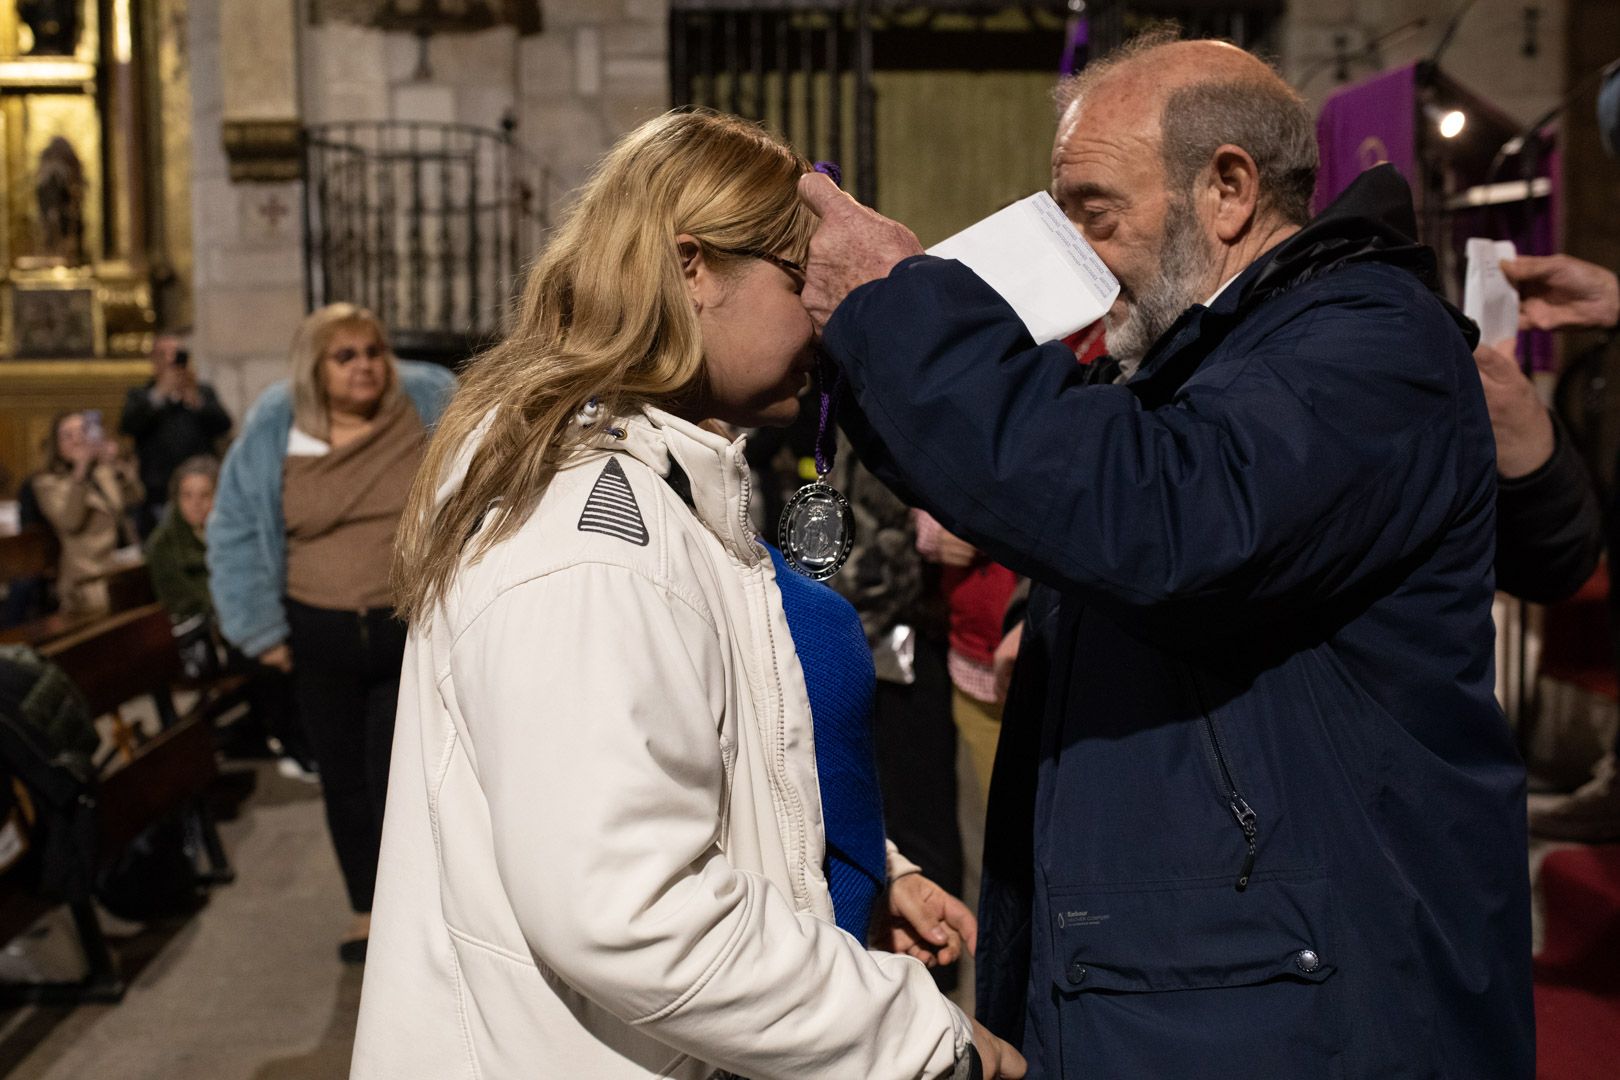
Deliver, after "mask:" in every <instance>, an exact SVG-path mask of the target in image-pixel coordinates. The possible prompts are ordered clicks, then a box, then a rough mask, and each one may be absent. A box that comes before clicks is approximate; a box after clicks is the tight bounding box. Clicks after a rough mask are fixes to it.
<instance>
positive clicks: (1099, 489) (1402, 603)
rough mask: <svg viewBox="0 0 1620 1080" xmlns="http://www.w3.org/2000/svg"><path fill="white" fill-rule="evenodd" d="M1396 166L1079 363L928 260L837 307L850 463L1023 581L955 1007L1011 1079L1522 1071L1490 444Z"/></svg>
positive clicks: (1513, 826) (1513, 838)
mask: <svg viewBox="0 0 1620 1080" xmlns="http://www.w3.org/2000/svg"><path fill="white" fill-rule="evenodd" d="M1415 231H1416V229H1415V222H1414V220H1413V214H1412V207H1411V197H1410V193H1409V192H1408V191H1407V189H1406V186H1405V183H1404V182H1403V181H1402V180H1401V179H1400V178H1399V176H1398V175H1397V174H1396V173H1395V172H1394V171H1393V170H1392V169H1390V168H1389V167H1387V166H1385V167H1381V168H1379V169H1375V170H1373V171H1371V172H1369V173H1367V174H1365V175H1364V176H1363V178H1362V179H1361V180H1360V181H1358V182H1357V183H1356V184H1355V185H1354V186H1353V187H1352V188H1351V189H1350V190H1349V191H1348V192H1347V193H1346V194H1345V195H1344V196H1343V197H1342V198H1341V199H1340V200H1339V201H1338V202H1337V203H1336V204H1335V205H1334V206H1333V207H1331V208H1330V209H1329V210H1328V211H1326V212H1325V213H1324V214H1323V215H1322V216H1320V217H1318V218H1317V219H1316V220H1315V221H1313V222H1312V223H1311V224H1310V225H1309V226H1307V228H1306V229H1305V230H1303V231H1302V232H1300V233H1298V234H1296V235H1295V236H1294V237H1292V238H1290V239H1289V240H1287V241H1285V242H1284V243H1283V244H1281V245H1279V246H1278V247H1277V248H1276V249H1274V250H1273V251H1272V252H1270V253H1268V254H1267V255H1266V256H1264V257H1262V258H1261V259H1259V260H1258V261H1257V262H1256V263H1255V264H1254V265H1252V266H1251V267H1249V268H1248V269H1247V270H1246V271H1245V272H1244V273H1243V274H1242V275H1241V276H1240V277H1239V278H1238V279H1237V280H1236V281H1234V282H1233V283H1232V284H1231V285H1230V286H1229V287H1228V288H1227V289H1226V290H1225V291H1224V292H1223V293H1221V295H1220V297H1219V298H1218V299H1217V300H1216V301H1215V302H1214V304H1213V305H1212V306H1211V307H1209V308H1207V309H1206V308H1204V307H1202V306H1195V307H1193V308H1192V309H1190V310H1189V311H1188V312H1187V313H1186V314H1185V315H1184V316H1183V317H1182V318H1181V320H1180V321H1179V322H1177V323H1176V325H1175V326H1174V327H1173V328H1172V329H1171V330H1170V331H1169V332H1167V333H1166V334H1165V335H1164V337H1163V338H1162V339H1161V340H1160V341H1159V342H1158V344H1157V345H1156V346H1155V347H1154V349H1153V350H1152V351H1151V352H1150V353H1149V354H1148V356H1147V357H1146V358H1145V359H1144V361H1143V364H1142V367H1141V369H1140V370H1139V371H1138V372H1137V374H1136V375H1135V376H1134V377H1133V378H1132V379H1131V380H1130V381H1129V382H1128V383H1126V384H1124V385H1115V384H1111V383H1099V381H1098V380H1097V379H1096V378H1095V377H1090V378H1088V375H1087V372H1086V370H1085V369H1082V368H1080V367H1078V366H1077V365H1076V364H1075V363H1074V358H1073V356H1072V355H1071V354H1070V353H1069V352H1068V351H1067V350H1066V349H1065V348H1064V347H1063V346H1062V345H1061V344H1050V345H1046V346H1043V347H1039V348H1037V347H1036V346H1035V345H1034V344H1033V343H1032V341H1031V340H1030V338H1029V337H1028V336H1027V334H1026V333H1025V331H1024V329H1023V327H1022V325H1021V324H1020V322H1019V320H1018V318H1017V316H1016V315H1015V314H1014V313H1013V311H1012V310H1011V308H1009V307H1008V306H1007V305H1006V303H1005V302H1003V301H1002V300H1001V298H1000V297H999V296H997V295H996V293H995V292H993V291H992V290H991V289H990V288H989V287H988V286H986V285H985V284H984V283H983V282H982V281H980V280H979V279H978V278H977V277H976V276H975V275H974V274H973V273H971V272H970V271H968V270H967V269H965V268H964V267H962V266H961V265H960V264H958V263H955V262H947V261H941V260H938V259H931V258H926V257H920V258H916V259H911V260H908V261H906V262H904V263H902V264H901V265H900V266H899V267H897V268H896V269H895V270H894V271H893V272H892V273H891V274H890V275H889V276H888V277H887V278H886V279H884V280H882V281H878V282H874V283H871V284H869V285H866V286H863V287H862V288H860V289H858V290H856V291H855V292H853V293H851V295H850V296H849V298H848V299H847V300H846V301H845V302H844V303H843V304H842V305H841V306H840V307H839V309H838V310H837V312H836V313H835V315H834V317H833V318H832V320H831V322H830V323H829V325H828V327H827V331H826V338H825V340H826V345H827V347H828V349H829V350H830V352H831V353H832V355H833V356H834V357H835V358H836V359H837V360H838V361H839V362H840V363H841V364H842V366H843V370H844V372H845V373H846V376H847V384H848V386H849V389H850V393H849V394H846V395H845V397H846V400H845V401H844V409H843V416H844V422H845V426H846V428H847V429H848V430H849V432H850V434H851V436H852V438H853V439H854V441H855V444H856V447H857V449H858V451H859V453H860V454H861V455H862V457H863V459H864V460H865V462H866V463H867V464H868V465H869V466H871V467H872V468H873V470H874V471H876V472H877V473H878V474H879V475H880V476H882V477H884V478H885V479H886V480H887V481H889V482H890V483H891V484H893V485H894V486H896V487H897V489H899V490H901V491H902V492H903V493H904V494H907V495H909V496H910V497H911V499H912V501H914V503H915V504H916V505H920V506H922V507H925V508H926V509H928V510H929V511H930V512H931V513H933V514H934V515H935V516H937V517H938V518H939V519H940V521H941V522H943V523H944V524H945V526H946V527H947V528H949V529H950V530H951V531H952V532H955V533H957V534H959V535H961V536H963V537H964V538H966V539H968V540H969V541H971V542H972V543H974V544H975V545H976V546H978V547H980V548H982V549H983V550H985V551H986V552H988V553H989V554H990V555H991V556H992V557H994V558H995V559H997V560H998V561H1000V562H1002V563H1005V564H1006V565H1008V566H1010V567H1012V568H1013V569H1015V570H1017V571H1019V572H1020V573H1023V574H1027V575H1029V576H1030V577H1031V578H1033V579H1034V580H1035V582H1036V583H1037V584H1038V585H1039V586H1040V587H1039V588H1038V589H1037V590H1036V595H1035V596H1033V597H1032V599H1031V602H1030V607H1029V614H1028V625H1027V627H1026V630H1025V635H1024V644H1023V653H1022V655H1021V656H1020V657H1019V660H1018V668H1017V673H1016V676H1015V679H1014V684H1013V688H1012V691H1011V693H1010V696H1009V700H1008V703H1007V709H1006V716H1005V721H1004V729H1003V733H1002V738H1001V745H1000V750H999V752H998V758H997V762H996V769H995V776H994V778H993V782H992V788H991V799H990V813H989V823H988V826H987V836H986V842H985V857H984V883H983V898H982V902H981V912H980V931H979V943H978V963H979V985H978V995H979V996H978V1000H979V1010H980V1017H981V1019H982V1020H984V1021H985V1023H986V1024H987V1026H989V1027H990V1029H991V1030H993V1031H995V1032H997V1033H998V1034H1000V1035H1002V1036H1004V1037H1006V1038H1009V1039H1011V1040H1012V1041H1013V1042H1014V1043H1015V1044H1018V1045H1020V1046H1022V1048H1023V1050H1024V1053H1025V1055H1026V1056H1027V1057H1028V1058H1029V1061H1030V1068H1031V1071H1030V1076H1031V1077H1048V1078H1050V1077H1058V1076H1063V1077H1102V1078H1107V1080H1139V1078H1140V1080H1181V1078H1198V1080H1215V1078H1224V1077H1232V1078H1237V1077H1242V1078H1245V1080H1255V1078H1283V1080H1295V1078H1298V1080H1308V1078H1317V1077H1357V1078H1360V1077H1379V1078H1387V1077H1457V1078H1466V1080H1481V1078H1486V1077H1530V1076H1532V1075H1533V1072H1534V1033H1533V1017H1532V1012H1531V996H1530V918H1529V885H1528V880H1527V868H1526V858H1525V816H1524V814H1525V811H1524V769H1523V766H1522V764H1521V762H1520V760H1519V757H1518V754H1517V752H1516V750H1515V748H1514V744H1513V740H1512V738H1511V735H1510V733H1509V730H1508V728H1507V725H1506V723H1505V721H1504V720H1503V717H1502V715H1501V712H1500V711H1499V710H1498V708H1497V705H1496V702H1495V699H1494V697H1493V694H1492V686H1493V664H1492V652H1493V640H1494V631H1493V627H1492V623H1491V613H1490V607H1491V596H1492V570H1491V561H1492V558H1493V552H1494V544H1495V538H1494V527H1495V497H1496V470H1495V448H1494V443H1493V441H1492V436H1491V429H1490V423H1489V419H1488V417H1487V414H1486V410H1485V403H1484V398H1483V395H1482V393H1481V390H1480V384H1479V377H1478V375H1477V373H1476V370H1475V366H1474V362H1473V359H1472V357H1471V355H1470V351H1471V346H1472V341H1471V340H1470V336H1469V333H1468V331H1466V330H1465V328H1464V327H1465V325H1466V324H1465V323H1464V321H1463V320H1462V319H1461V317H1460V316H1459V315H1457V314H1456V313H1455V310H1454V309H1451V308H1450V307H1448V305H1446V304H1445V303H1444V302H1443V301H1442V300H1441V299H1439V298H1438V297H1437V296H1436V295H1435V293H1434V292H1433V291H1432V285H1433V281H1434V268H1433V261H1432V255H1431V253H1430V252H1428V251H1427V249H1424V248H1420V247H1418V246H1416V245H1415V244H1414V243H1413V242H1412V241H1411V240H1410V239H1409V237H1410V236H1411V235H1413V234H1414V233H1415Z"/></svg>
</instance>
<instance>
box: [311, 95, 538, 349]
mask: <svg viewBox="0 0 1620 1080" xmlns="http://www.w3.org/2000/svg"><path fill="white" fill-rule="evenodd" d="M304 176H305V184H304V262H305V301H306V304H307V305H308V306H309V308H310V309H311V310H313V309H314V308H315V307H318V306H320V305H322V304H328V303H333V302H335V301H339V300H346V301H350V302H352V303H356V304H360V305H363V306H365V307H368V308H370V309H371V310H373V311H374V312H376V313H377V316H378V317H379V318H380V319H382V321H383V323H384V325H386V326H387V327H388V328H389V332H390V334H391V336H392V338H393V344H394V348H395V350H396V351H397V352H398V353H399V354H400V355H402V356H418V357H422V358H431V359H438V360H441V361H445V362H455V361H456V360H459V359H463V358H465V357H466V356H468V355H471V353H472V352H474V351H476V349H477V348H479V347H481V346H482V345H483V344H485V343H487V342H490V341H493V340H494V339H495V338H497V337H498V336H499V335H500V333H501V331H502V330H503V329H504V320H505V317H506V314H507V311H508V309H509V306H510V304H511V302H512V298H513V297H514V296H515V295H516V293H517V289H518V286H519V281H518V277H519V275H520V273H521V272H522V269H523V267H524V264H525V263H526V261H527V260H528V259H529V258H530V257H531V256H532V254H533V253H534V251H535V250H536V247H537V245H538V243H539V240H540V236H541V233H542V231H543V229H544V224H545V223H544V221H543V219H542V213H543V210H542V207H543V206H544V205H545V203H544V199H543V192H542V191H541V190H540V188H541V184H542V183H543V179H544V177H543V174H542V173H541V172H540V170H538V169H536V168H535V167H533V166H532V165H530V164H529V162H528V161H527V159H526V158H525V157H524V156H523V154H522V153H521V151H519V150H518V149H517V148H516V147H514V146H513V145H512V142H511V139H510V137H509V135H508V134H506V133H502V132H496V131H489V130H486V129H483V128H476V127H470V126H467V125H461V124H430V123H417V122H409V121H398V122H396V121H381V122H364V123H360V122H356V123H337V124H325V125H321V126H318V127H312V128H309V129H307V130H306V131H305V134H304Z"/></svg>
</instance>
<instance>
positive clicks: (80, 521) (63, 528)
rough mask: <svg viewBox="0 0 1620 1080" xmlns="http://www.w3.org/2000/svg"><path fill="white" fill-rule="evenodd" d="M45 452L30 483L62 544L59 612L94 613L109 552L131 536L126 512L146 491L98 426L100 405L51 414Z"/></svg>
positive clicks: (101, 605)
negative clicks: (43, 462) (40, 468)
mask: <svg viewBox="0 0 1620 1080" xmlns="http://www.w3.org/2000/svg"><path fill="white" fill-rule="evenodd" d="M45 451H46V454H47V455H48V458H49V460H48V462H47V464H46V466H45V468H44V470H43V471H41V472H39V473H37V474H35V476H34V478H33V480H32V481H31V482H32V484H33V489H34V497H35V498H36V499H37V500H38V501H39V508H40V512H41V513H42V514H43V515H44V517H45V520H46V521H48V522H49V523H50V526H51V528H52V530H54V531H55V533H56V537H57V540H58V541H60V543H61V545H62V557H61V562H60V564H59V565H58V567H57V574H56V591H57V596H58V598H59V600H60V603H61V607H62V610H63V611H64V612H67V613H69V614H73V615H96V614H100V613H102V612H105V611H106V610H107V608H108V605H109V600H108V596H107V582H106V574H107V573H108V571H110V570H112V569H113V553H114V552H115V551H117V550H118V548H120V547H122V546H123V545H124V544H127V543H130V542H131V541H132V540H133V537H132V536H131V535H130V529H129V524H128V511H129V510H130V508H132V507H134V506H136V505H138V504H139V503H140V502H141V500H142V498H143V497H144V496H145V491H144V489H143V488H142V486H141V481H140V478H139V477H137V476H136V475H135V467H134V464H133V463H132V462H130V461H129V459H128V458H126V457H124V456H123V455H122V454H121V452H120V449H119V446H118V441H117V440H116V439H113V438H110V437H109V436H108V435H107V432H106V430H105V429H104V428H103V427H102V423H101V412H100V411H99V410H96V409H87V410H85V411H83V412H67V413H62V414H60V415H59V416H57V418H56V420H55V421H54V422H53V423H52V424H51V434H50V436H49V438H48V439H47V441H46V445H45Z"/></svg>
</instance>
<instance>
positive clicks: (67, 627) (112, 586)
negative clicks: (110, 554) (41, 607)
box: [0, 562, 157, 649]
mask: <svg viewBox="0 0 1620 1080" xmlns="http://www.w3.org/2000/svg"><path fill="white" fill-rule="evenodd" d="M102 577H103V579H104V580H105V581H106V582H107V599H108V604H109V607H108V610H107V611H106V612H103V613H97V614H91V615H86V614H69V613H67V612H64V611H53V612H51V613H50V614H49V615H42V616H40V617H39V618H37V619H30V620H28V621H27V622H24V623H19V624H17V625H16V626H7V627H4V628H0V645H14V644H17V645H32V646H33V647H34V648H36V649H38V648H41V647H43V646H45V645H48V644H50V643H51V642H54V641H57V640H59V639H62V638H67V637H70V636H78V635H79V634H81V633H89V632H94V631H95V630H96V629H98V628H99V627H101V626H103V625H106V623H107V619H108V616H113V615H118V614H121V613H123V612H126V611H134V610H135V609H137V608H144V607H147V606H148V605H150V604H152V603H154V602H155V601H156V600H157V596H156V595H155V594H154V593H153V591H152V578H151V575H150V574H149V573H148V572H147V569H146V564H145V563H144V562H139V563H131V564H130V565H128V566H120V567H118V568H117V569H115V570H110V571H108V572H107V573H106V574H104V575H102Z"/></svg>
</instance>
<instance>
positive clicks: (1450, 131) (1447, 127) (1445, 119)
mask: <svg viewBox="0 0 1620 1080" xmlns="http://www.w3.org/2000/svg"><path fill="white" fill-rule="evenodd" d="M1423 111H1424V112H1425V113H1427V114H1428V117H1429V119H1430V120H1431V121H1433V122H1434V126H1435V127H1436V128H1437V129H1438V130H1439V132H1440V137H1441V138H1442V139H1455V138H1456V137H1457V136H1458V135H1461V134H1462V131H1463V128H1465V127H1467V126H1468V114H1467V113H1465V112H1463V111H1462V110H1461V109H1442V108H1440V106H1438V105H1427V106H1424V109H1423Z"/></svg>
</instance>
